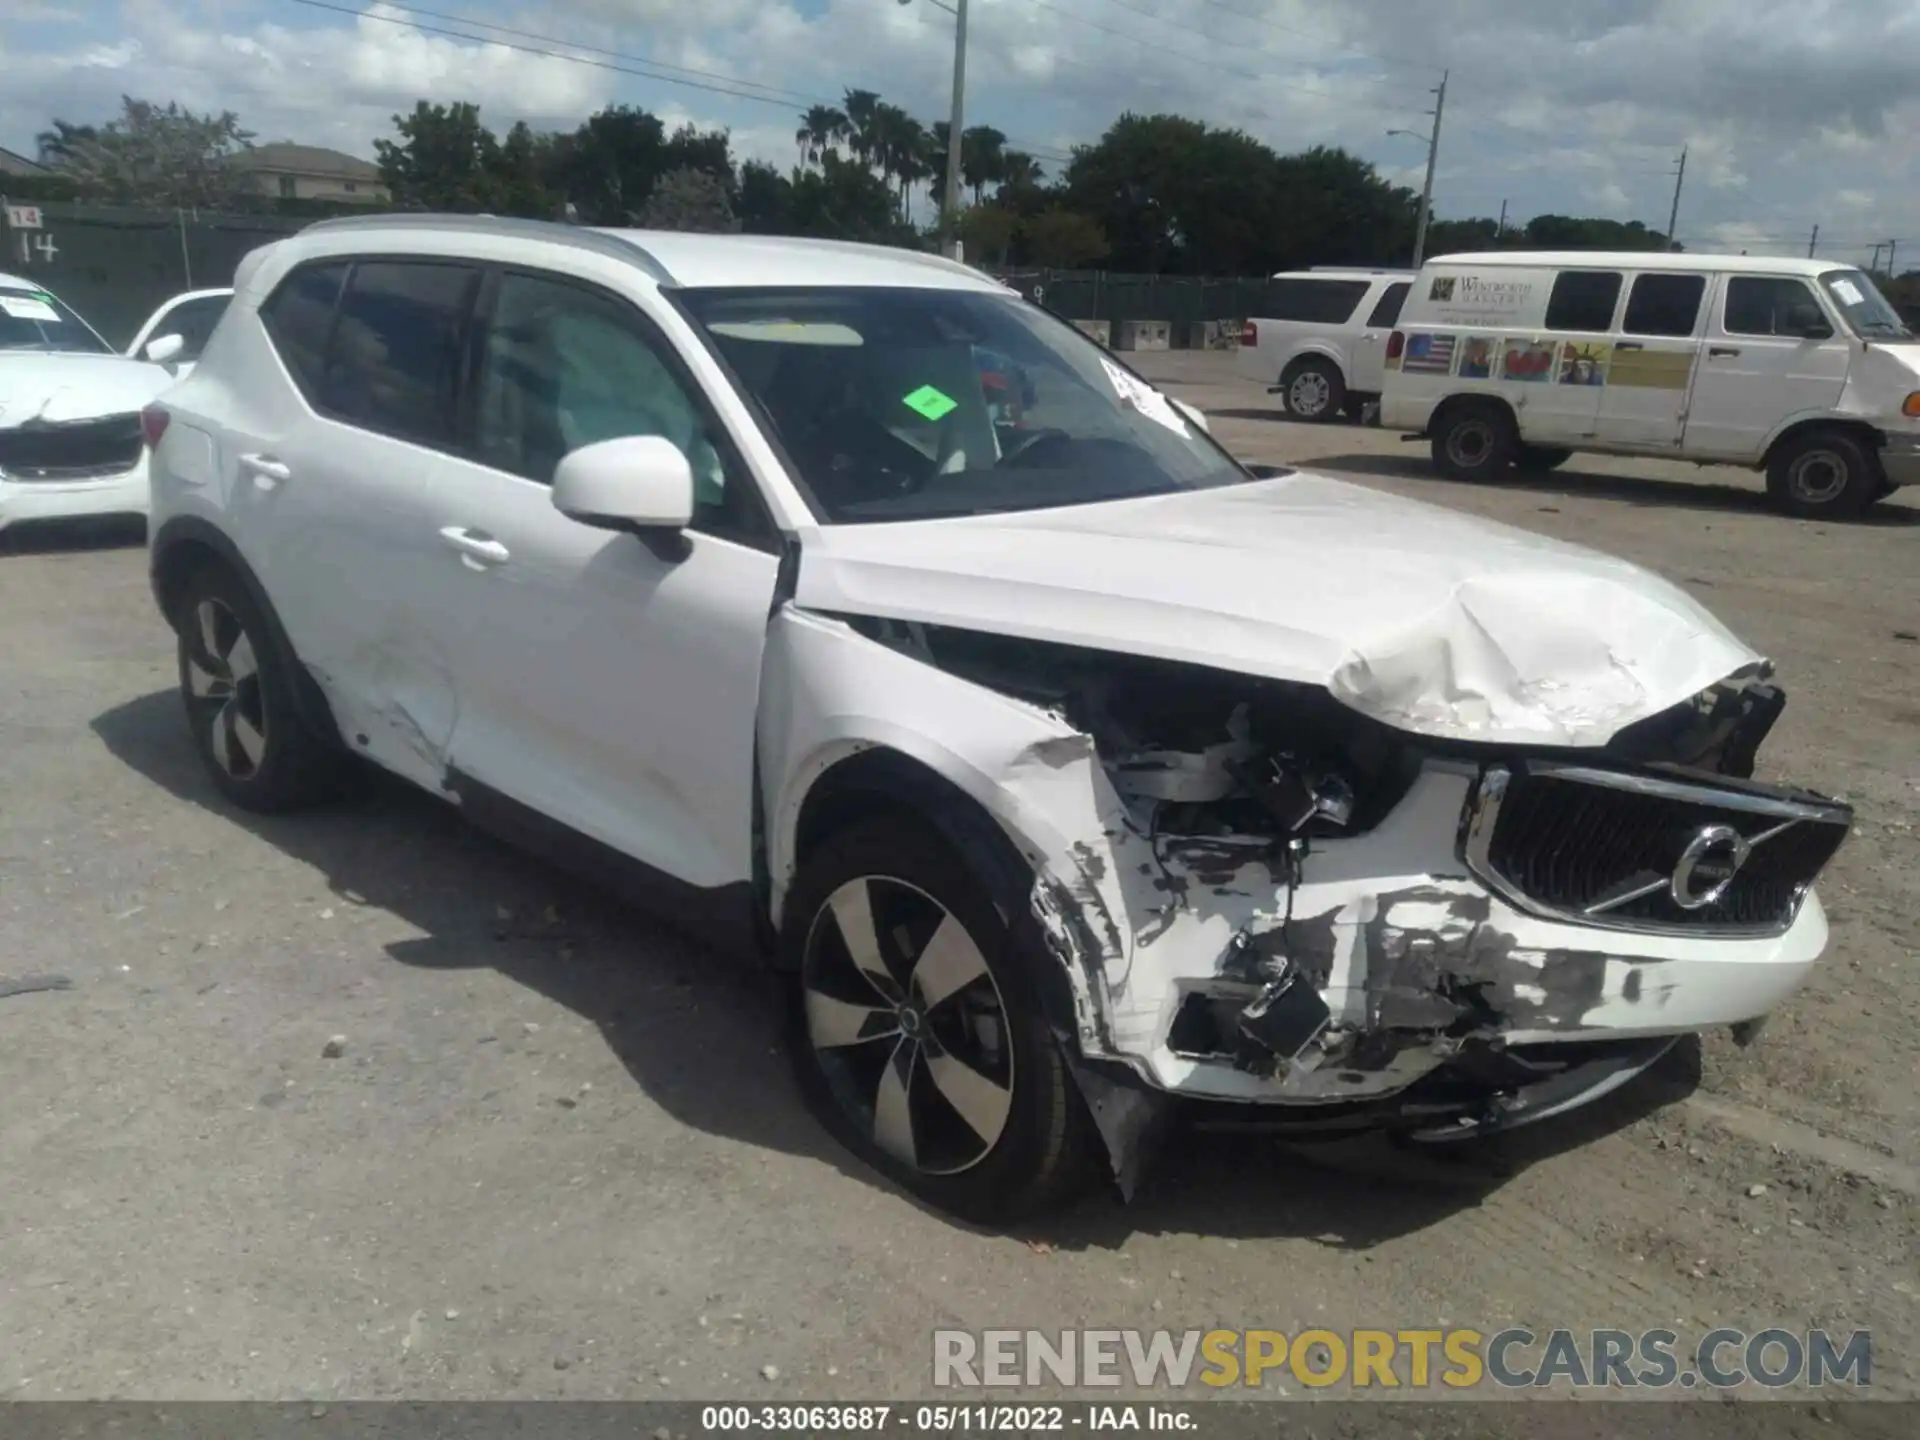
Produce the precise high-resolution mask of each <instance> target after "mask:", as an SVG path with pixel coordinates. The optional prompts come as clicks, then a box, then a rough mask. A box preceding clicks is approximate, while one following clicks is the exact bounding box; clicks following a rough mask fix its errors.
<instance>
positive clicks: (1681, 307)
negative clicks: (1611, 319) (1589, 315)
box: [1620, 275, 1707, 336]
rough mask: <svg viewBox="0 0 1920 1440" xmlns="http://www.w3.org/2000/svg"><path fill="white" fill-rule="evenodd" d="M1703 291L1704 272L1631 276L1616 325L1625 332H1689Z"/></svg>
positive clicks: (1681, 333)
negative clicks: (1624, 312) (1624, 306)
mask: <svg viewBox="0 0 1920 1440" xmlns="http://www.w3.org/2000/svg"><path fill="white" fill-rule="evenodd" d="M1706 293H1707V277H1706V276H1704V275H1638V276H1635V277H1634V281H1633V289H1632V290H1631V291H1629V292H1628V294H1627V318H1626V319H1625V320H1624V321H1622V322H1621V325H1620V328H1621V329H1622V330H1623V331H1625V332H1626V333H1627V334H1629V335H1676V336H1686V335H1691V334H1693V327H1694V322H1695V321H1696V320H1698V319H1699V318H1700V299H1701V297H1702V296H1704V295H1705V294H1706Z"/></svg>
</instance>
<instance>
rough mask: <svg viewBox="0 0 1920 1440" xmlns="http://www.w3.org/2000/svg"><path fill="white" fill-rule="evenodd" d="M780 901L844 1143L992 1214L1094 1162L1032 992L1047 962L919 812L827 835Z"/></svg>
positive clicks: (924, 1189)
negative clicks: (914, 817) (918, 819)
mask: <svg viewBox="0 0 1920 1440" xmlns="http://www.w3.org/2000/svg"><path fill="white" fill-rule="evenodd" d="M786 914H787V917H788V918H787V921H786V923H785V925H784V926H783V927H782V932H783V933H782V935H781V948H782V949H783V951H784V952H785V959H786V960H787V961H788V966H789V968H790V970H791V972H792V974H793V976H794V977H795V978H794V987H795V993H794V996H793V1005H792V1011H791V1029H792V1048H793V1054H794V1060H795V1064H796V1066H797V1068H798V1070H799V1073H800V1081H801V1086H802V1089H803V1090H804V1092H805V1094H806V1096H807V1099H808V1101H809V1103H810V1104H811V1106H812V1107H813V1109H814V1110H815V1112H816V1113H817V1114H818V1115H819V1116H820V1118H821V1120H822V1121H823V1122H824V1123H825V1125H826V1126H827V1128H828V1129H829V1130H830V1131H832V1132H833V1133H834V1134H835V1135H836V1136H837V1137H838V1138H839V1140H840V1141H841V1143H843V1144H844V1145H846V1147H847V1148H848V1149H849V1150H852V1151H853V1152H854V1153H855V1154H856V1155H858V1156H860V1157H861V1158H862V1159H863V1160H865V1161H866V1162H867V1163H868V1164H870V1165H872V1166H873V1167H874V1168H875V1169H876V1170H879V1171H881V1172H882V1173H883V1174H885V1175H887V1176H888V1177H890V1178H891V1179H893V1180H894V1181H896V1182H897V1183H898V1184H900V1185H902V1186H904V1187H905V1188H906V1189H908V1190H910V1191H912V1192H913V1193H914V1194H915V1195H918V1196H920V1197H921V1198H922V1199H924V1200H926V1201H927V1202H928V1203H930V1204H932V1205H934V1206H937V1207H938V1208H940V1209H942V1210H945V1211H948V1212H950V1213H952V1214H954V1215H957V1216H960V1217H961V1218H963V1219H966V1220H970V1221H973V1222H975V1223H979V1224H988V1225H1004V1224H1007V1223H1009V1222H1011V1221H1014V1220H1017V1219H1020V1218H1021V1217H1023V1216H1027V1215H1031V1214H1033V1213H1035V1212H1037V1211H1039V1210H1042V1209H1048V1208H1052V1207H1054V1206H1057V1205H1059V1204H1061V1203H1063V1202H1064V1201H1066V1200H1067V1199H1068V1198H1070V1197H1071V1196H1072V1195H1073V1194H1074V1193H1076V1192H1077V1191H1078V1190H1079V1189H1080V1187H1081V1186H1082V1185H1083V1184H1084V1183H1085V1182H1086V1181H1087V1180H1088V1179H1089V1178H1090V1177H1091V1176H1092V1175H1093V1174H1094V1173H1095V1171H1094V1162H1095V1160H1096V1159H1097V1156H1098V1150H1097V1144H1096V1140H1095V1136H1094V1133H1093V1128H1092V1119H1091V1117H1090V1116H1089V1115H1088V1114H1087V1111H1086V1107H1085V1104H1084V1102H1083V1101H1082V1100H1081V1098H1080V1094H1079V1090H1078V1088H1077V1087H1076V1086H1075V1084H1074V1081H1073V1077H1072V1075H1071V1074H1070V1073H1069V1072H1068V1070H1067V1064H1066V1058H1065V1056H1064V1055H1062V1053H1061V1050H1060V1045H1059V1042H1058V1041H1057V1040H1056V1039H1055V1038H1054V1035H1053V1032H1052V1030H1051V1029H1050V1028H1049V1027H1048V1025H1047V1022H1046V1019H1045V1016H1044V1013H1043V1010H1042V1006H1041V1000H1040V988H1039V982H1038V978H1037V977H1038V975H1039V973H1040V972H1039V968H1038V967H1040V966H1042V965H1046V964H1053V963H1058V962H1055V961H1051V960H1050V959H1048V958H1047V957H1046V956H1045V955H1043V954H1040V953H1037V952H1038V941H1037V940H1029V939H1027V938H1025V935H1024V932H1023V931H1021V930H1019V929H1017V928H1015V927H1014V926H1011V925H1009V923H1008V921H1007V919H1006V918H1005V917H1003V916H1002V915H1001V914H1000V912H999V910H998V909H997V908H996V907H995V905H994V904H993V901H992V899H991V898H990V896H989V893H988V890H987V888H986V886H985V885H984V884H983V883H982V882H981V881H980V880H979V879H978V878H977V877H976V876H975V875H974V873H973V872H972V870H971V869H970V868H969V867H968V865H967V863H966V861H965V860H963V859H962V858H961V857H960V855H958V854H957V853H955V852H954V851H953V850H952V849H951V848H950V847H949V846H948V845H947V844H946V843H945V842H944V841H942V840H940V839H939V838H938V837H937V836H936V835H935V834H934V833H933V832H932V831H931V830H930V829H928V828H926V827H924V826H921V825H918V824H915V823H913V822H911V821H909V820H906V819H903V818H898V817H894V816H885V817H878V818H875V819H872V820H868V821H863V822H859V823H857V824H855V825H853V826H851V827H849V828H848V829H846V830H843V831H841V832H840V833H838V834H836V835H833V836H831V837H829V838H828V839H827V840H826V841H825V842H824V843H823V844H822V845H821V846H820V848H819V849H818V851H816V852H815V854H814V855H813V856H812V857H811V858H810V859H808V860H807V862H806V863H805V864H804V865H803V866H802V868H801V872H800V875H799V877H798V879H797V880H796V882H795V885H794V889H793V893H792V895H791V896H790V897H789V899H788V901H787V905H786Z"/></svg>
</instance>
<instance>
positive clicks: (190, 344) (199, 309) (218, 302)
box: [148, 295, 228, 360]
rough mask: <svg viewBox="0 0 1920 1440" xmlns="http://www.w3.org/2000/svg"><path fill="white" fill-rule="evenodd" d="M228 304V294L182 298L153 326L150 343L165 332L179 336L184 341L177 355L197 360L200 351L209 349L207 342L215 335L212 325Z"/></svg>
mask: <svg viewBox="0 0 1920 1440" xmlns="http://www.w3.org/2000/svg"><path fill="white" fill-rule="evenodd" d="M227 303H228V297H227V296H225V295H203V296H201V297H200V298H199V299H198V300H182V301H181V302H180V303H179V304H178V305H176V306H174V307H173V308H172V309H171V310H169V311H167V313H166V314H165V315H163V316H161V317H160V323H159V324H158V325H155V326H154V327H153V334H152V335H151V336H150V337H149V338H148V343H149V344H151V343H152V342H153V341H154V340H158V339H159V338H160V337H161V336H163V335H178V336H179V337H180V339H181V341H182V342H183V343H182V348H181V351H180V353H179V355H177V356H176V357H175V358H176V359H178V360H198V359H199V358H200V352H201V351H203V350H205V349H206V348H207V341H208V339H209V338H210V337H211V336H212V335H213V327H214V326H216V325H218V324H219V323H220V317H221V316H222V315H224V314H226V313H227Z"/></svg>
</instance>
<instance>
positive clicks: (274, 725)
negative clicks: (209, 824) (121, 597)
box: [169, 565, 345, 815]
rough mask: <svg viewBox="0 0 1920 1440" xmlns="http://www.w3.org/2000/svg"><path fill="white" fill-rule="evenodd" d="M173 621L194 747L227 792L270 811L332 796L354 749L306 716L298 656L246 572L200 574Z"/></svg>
mask: <svg viewBox="0 0 1920 1440" xmlns="http://www.w3.org/2000/svg"><path fill="white" fill-rule="evenodd" d="M169 618H170V619H171V620H172V622H173V627H174V631H175V633H176V634H177V635H178V637H179V643H178V651H179V657H178V658H179V669H180V696H181V700H182V702H183V703H184V704H185V706H186V711H187V724H188V727H189V731H190V733H191V734H192V736H193V745H194V748H195V749H196V750H197V751H199V752H200V760H201V763H202V764H204V765H205V766H206V768H207V774H208V776H209V777H211V779H212V780H213V783H214V785H215V786H216V787H217V788H218V789H219V791H220V793H221V794H222V795H224V796H226V798H227V799H228V800H230V801H232V802H233V803H234V804H235V805H238V806H239V807H240V808H241V809H243V810H252V811H256V812H258V813H260V814H268V815H271V814H278V813H280V812H282V811H286V810H294V809H298V808H300V807H302V806H305V805H309V804H312V803H314V802H315V801H318V800H321V799H325V798H327V797H329V796H330V795H332V794H333V793H334V792H335V791H336V789H337V788H338V785H339V782H340V780H341V777H342V771H343V768H344V765H345V751H344V747H342V746H341V744H340V742H339V739H338V737H336V736H329V735H321V734H317V733H315V731H314V730H313V728H312V727H311V726H310V725H309V724H308V723H307V721H306V717H305V716H304V715H302V713H301V711H300V706H299V704H298V702H297V700H296V698H295V694H294V686H295V684H296V683H297V677H298V672H297V670H296V669H295V666H296V664H297V663H298V662H296V661H295V660H294V658H293V657H292V655H291V654H289V653H287V651H286V650H285V648H284V647H283V646H282V645H281V644H280V643H279V640H278V638H277V637H278V632H277V631H276V630H275V628H274V627H273V626H272V625H271V624H269V623H268V620H267V617H266V615H265V614H264V613H262V611H261V608H260V607H259V606H258V605H257V604H255V603H254V599H253V596H252V595H251V594H250V593H249V592H248V590H247V587H246V586H245V585H243V584H242V583H241V582H240V580H239V579H238V577H236V576H235V575H234V574H233V572H232V571H230V570H228V569H226V568H225V567H224V566H220V565H209V566H206V567H204V568H202V569H200V570H198V571H196V572H195V573H194V574H193V575H192V576H190V577H189V578H188V580H187V582H186V584H185V585H183V586H182V587H181V590H180V596H179V603H178V605H177V607H176V608H175V611H174V614H173V615H172V616H170V617H169Z"/></svg>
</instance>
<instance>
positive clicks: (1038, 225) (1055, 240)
mask: <svg viewBox="0 0 1920 1440" xmlns="http://www.w3.org/2000/svg"><path fill="white" fill-rule="evenodd" d="M1022 238H1023V239H1024V240H1025V242H1026V249H1027V258H1028V259H1030V260H1031V261H1033V263H1034V264H1036V265H1045V266H1047V267H1049V268H1051V269H1056V270H1074V269H1078V268H1079V267H1080V266H1082V265H1090V264H1092V263H1093V262H1094V261H1095V260H1099V259H1102V258H1103V257H1105V256H1106V255H1107V254H1108V253H1109V251H1110V249H1111V247H1110V246H1109V245H1108V243H1107V237H1106V235H1105V234H1103V233H1102V232H1101V229H1100V226H1099V224H1098V223H1097V222H1096V221H1094V220H1093V219H1092V218H1091V217H1090V216H1087V215H1083V214H1081V213H1080V212H1079V211H1077V210H1067V209H1063V208H1062V207H1060V206H1058V205H1056V206H1053V207H1052V208H1051V209H1047V210H1042V211H1041V212H1040V213H1039V214H1038V215H1036V216H1034V217H1033V219H1031V220H1029V221H1028V222H1027V223H1026V225H1025V226H1024V227H1023V230H1022Z"/></svg>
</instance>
